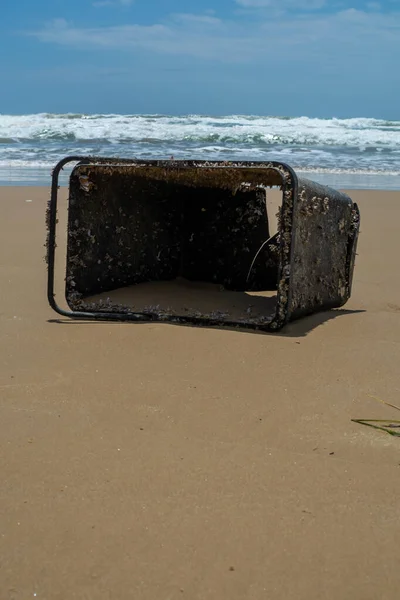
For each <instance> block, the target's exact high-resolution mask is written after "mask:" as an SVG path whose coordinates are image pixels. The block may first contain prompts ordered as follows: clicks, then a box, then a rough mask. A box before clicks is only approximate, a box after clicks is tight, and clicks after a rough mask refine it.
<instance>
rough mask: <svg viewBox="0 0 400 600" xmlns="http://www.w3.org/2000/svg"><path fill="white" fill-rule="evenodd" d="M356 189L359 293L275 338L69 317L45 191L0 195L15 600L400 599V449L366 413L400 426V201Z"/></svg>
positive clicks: (2, 386)
mask: <svg viewBox="0 0 400 600" xmlns="http://www.w3.org/2000/svg"><path fill="white" fill-rule="evenodd" d="M348 193H349V194H350V196H351V197H352V198H353V200H355V201H356V202H358V204H359V207H360V211H361V234H360V240H359V245H358V254H359V255H358V257H357V261H356V266H355V275H354V283H353V295H352V297H351V300H350V301H349V302H348V303H347V304H346V306H345V307H344V308H343V309H342V310H336V311H331V312H327V313H321V314H319V315H314V316H311V317H308V318H306V319H303V320H300V321H298V322H295V323H291V324H289V325H288V326H287V327H286V329H284V330H283V331H282V332H281V333H279V334H274V335H271V334H258V333H252V332H243V331H232V330H219V329H204V328H192V327H183V326H177V325H168V324H118V323H87V322H75V321H68V320H66V319H65V320H63V319H58V317H57V315H56V314H55V313H53V312H52V311H51V309H50V308H49V307H48V304H47V299H46V266H45V263H44V261H43V256H44V253H45V248H44V242H45V208H46V202H47V199H48V195H49V190H48V189H47V188H41V187H33V188H29V187H14V188H10V187H0V336H1V346H0V476H1V485H0V599H1V600H3V599H4V600H22V599H26V598H34V597H36V598H37V599H38V600H64V599H68V600H72V599H78V600H81V599H82V600H83V599H90V600H92V599H97V598H99V599H100V598H102V599H109V600H125V599H131V598H132V599H134V600H175V599H178V598H180V599H181V598H186V599H189V600H225V599H226V600H243V599H246V600H259V599H261V598H265V599H268V600H275V599H277V600H377V599H379V600H397V598H398V596H399V585H400V570H399V559H398V548H399V543H400V518H399V516H400V509H399V497H400V478H399V476H400V439H399V438H398V437H392V436H390V435H388V434H387V433H384V432H381V431H377V430H373V429H371V428H368V427H365V426H362V425H359V424H357V423H354V422H352V421H351V419H362V418H364V419H386V418H388V419H399V418H400V414H399V412H398V411H396V410H395V409H392V408H389V407H387V406H385V405H384V404H382V403H380V402H378V401H377V400H376V399H374V398H372V397H371V396H375V397H377V398H380V399H382V400H385V401H387V402H391V403H394V404H397V405H400V383H399V365H400V277H399V264H398V260H399V258H398V257H399V256H400V241H399V238H398V230H399V223H400V192H390V191H386V192H379V191H350V192H348ZM66 194H67V192H66V190H65V189H63V190H62V195H63V198H64V199H65V198H66ZM61 220H62V215H61ZM61 241H62V240H61ZM61 246H62V244H61ZM60 249H62V248H60ZM63 264H64V263H63V257H62V255H60V254H59V259H58V271H57V273H58V276H59V280H62V277H63Z"/></svg>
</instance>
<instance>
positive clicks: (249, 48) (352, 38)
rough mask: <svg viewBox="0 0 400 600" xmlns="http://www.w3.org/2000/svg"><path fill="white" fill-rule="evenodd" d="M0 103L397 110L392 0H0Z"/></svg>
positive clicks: (399, 77)
mask: <svg viewBox="0 0 400 600" xmlns="http://www.w3.org/2000/svg"><path fill="white" fill-rule="evenodd" d="M0 85H1V94H0V114H27V113H36V112H53V113H68V112H74V113H122V114H137V113H146V114H149V113H151V114H154V113H158V114H171V115H177V114H178V115H179V114H209V115H221V114H225V115H228V114H257V115H279V116H302V115H304V116H310V117H339V118H345V117H357V116H360V117H376V118H384V119H393V120H394V119H400V0H381V1H379V0H378V1H376V2H375V1H374V2H372V1H367V0H342V1H341V0H337V1H336V0H205V1H204V0H2V2H1V7H0Z"/></svg>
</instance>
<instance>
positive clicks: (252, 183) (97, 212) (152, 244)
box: [66, 164, 282, 322]
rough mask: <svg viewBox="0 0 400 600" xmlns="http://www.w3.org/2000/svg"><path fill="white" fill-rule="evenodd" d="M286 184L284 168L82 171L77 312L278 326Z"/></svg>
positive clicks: (72, 216)
mask: <svg viewBox="0 0 400 600" xmlns="http://www.w3.org/2000/svg"><path fill="white" fill-rule="evenodd" d="M280 184H281V180H280V174H279V173H278V172H277V171H276V170H274V169H252V168H229V167H211V168H204V167H202V168H200V169H199V168H190V167H187V168H174V167H173V166H171V168H161V167H148V166H146V167H143V168H140V167H138V166H137V165H135V166H132V165H123V166H118V167H115V166H107V165H101V164H95V165H90V166H78V167H76V168H75V170H74V171H73V173H72V175H71V180H70V198H69V215H68V246H67V248H68V250H67V278H66V298H67V302H68V304H69V306H70V308H72V309H73V310H85V309H86V310H88V309H90V310H96V311H110V310H111V311H125V312H126V311H134V312H138V313H140V312H144V313H153V314H154V313H165V314H168V315H171V316H183V317H188V316H194V317H205V318H218V319H220V320H226V321H239V322H240V321H241V320H243V321H249V320H253V319H255V320H257V319H259V318H260V319H262V320H263V321H265V320H266V319H269V318H270V319H271V320H272V318H273V316H274V313H275V307H276V290H277V282H278V275H279V274H278V271H279V243H278V235H277V234H276V233H275V231H274V230H275V228H276V224H275V222H274V218H273V217H274V216H275V213H276V211H277V209H278V206H279V205H280V203H281V196H282V193H281V191H280V190H279V188H278V187H277V186H279V185H280ZM268 187H275V188H277V189H275V190H272V191H269V190H267V188H268ZM270 195H271V196H272V197H273V201H272V202H269V196H270ZM269 213H270V214H269ZM271 215H273V217H272V218H271ZM271 229H272V231H271ZM274 234H275V235H274Z"/></svg>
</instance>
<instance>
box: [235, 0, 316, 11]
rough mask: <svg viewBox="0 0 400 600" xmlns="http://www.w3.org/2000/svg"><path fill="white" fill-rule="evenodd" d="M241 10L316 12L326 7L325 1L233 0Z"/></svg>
mask: <svg viewBox="0 0 400 600" xmlns="http://www.w3.org/2000/svg"><path fill="white" fill-rule="evenodd" d="M235 1H236V4H238V5H239V6H242V7H243V8H273V9H280V10H282V9H288V8H292V9H295V10H317V9H319V8H322V7H323V6H325V5H326V0H235Z"/></svg>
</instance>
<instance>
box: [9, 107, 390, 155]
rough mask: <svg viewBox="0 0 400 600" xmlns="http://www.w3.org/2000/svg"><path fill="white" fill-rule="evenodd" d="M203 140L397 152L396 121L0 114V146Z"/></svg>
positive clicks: (217, 142) (237, 116)
mask: <svg viewBox="0 0 400 600" xmlns="http://www.w3.org/2000/svg"><path fill="white" fill-rule="evenodd" d="M2 140H3V141H2ZM29 140H32V141H35V142H40V141H41V140H43V141H54V142H56V141H62V140H63V141H71V142H74V141H77V142H85V141H87V142H90V141H107V142H109V143H113V142H116V143H124V142H127V143H132V142H133V143H143V144H152V143H153V144H154V143H160V142H166V143H167V142H203V143H205V144H209V145H215V146H218V145H220V144H221V143H223V144H228V145H229V144H241V145H242V144H243V145H247V144H248V145H252V146H254V145H268V146H269V145H292V146H293V145H303V146H329V147H332V146H342V147H343V146H347V147H354V148H357V149H368V148H375V149H382V148H385V149H392V150H400V121H382V120H377V119H367V118H353V119H311V118H308V117H298V118H286V117H258V116H241V115H232V116H225V117H210V116H199V115H189V116H181V117H170V116H161V115H73V114H70V115H50V114H44V113H42V114H34V115H20V116H15V115H0V147H1V145H2V144H6V145H9V144H11V143H12V142H14V143H15V142H18V141H19V142H22V141H29Z"/></svg>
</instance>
